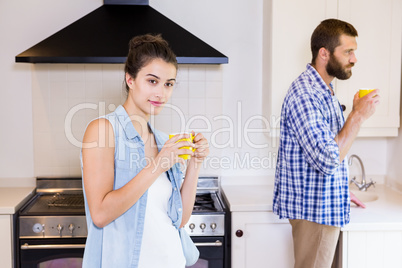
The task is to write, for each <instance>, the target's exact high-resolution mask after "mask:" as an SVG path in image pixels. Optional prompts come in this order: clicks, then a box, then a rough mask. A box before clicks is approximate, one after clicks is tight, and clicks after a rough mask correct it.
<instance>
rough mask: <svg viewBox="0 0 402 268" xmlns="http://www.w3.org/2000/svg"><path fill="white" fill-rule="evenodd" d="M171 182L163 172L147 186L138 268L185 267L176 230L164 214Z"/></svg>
mask: <svg viewBox="0 0 402 268" xmlns="http://www.w3.org/2000/svg"><path fill="white" fill-rule="evenodd" d="M171 195H172V184H171V183H170V181H169V179H168V177H167V175H166V172H163V173H162V174H161V175H160V176H159V177H158V178H157V179H156V181H155V182H154V183H153V184H152V185H151V187H149V189H148V198H147V208H146V211H145V224H144V233H143V236H142V243H141V253H140V259H139V264H138V267H139V268H155V267H163V268H184V266H185V263H186V260H185V258H184V255H183V250H182V247H181V241H180V237H179V232H178V230H177V229H176V228H175V227H174V226H173V224H172V220H171V219H170V218H169V216H168V214H167V205H168V201H169V198H170V196H171Z"/></svg>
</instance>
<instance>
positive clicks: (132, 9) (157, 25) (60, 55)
mask: <svg viewBox="0 0 402 268" xmlns="http://www.w3.org/2000/svg"><path fill="white" fill-rule="evenodd" d="M146 33H154V34H156V33H160V34H162V37H163V38H165V39H166V40H167V41H168V42H169V44H170V46H171V47H172V49H173V51H174V52H175V53H176V55H177V61H178V63H188V64H222V63H228V58H227V57H226V56H225V55H223V54H222V53H220V52H219V51H217V50H216V49H214V48H213V47H211V46H210V45H208V44H207V43H205V42H204V41H202V40H201V39H199V38H198V37H196V36H194V35H193V34H191V33H190V32H188V31H187V30H185V29H184V28H182V27H180V26H179V25H177V24H176V23H174V22H173V21H171V20H170V19H168V18H166V17H165V16H164V15H162V14H161V13H159V12H158V11H156V10H155V9H153V8H152V7H150V6H149V1H148V0H105V1H104V5H103V6H101V7H99V8H98V9H96V10H94V11H93V12H91V13H89V14H88V15H86V16H84V17H83V18H81V19H79V20H77V21H76V22H74V23H72V24H70V25H68V26H67V27H65V28H64V29H62V30H60V31H58V32H57V33H55V34H53V35H52V36H50V37H48V38H46V39H45V40H43V41H42V42H39V43H38V44H36V45H34V46H33V47H31V48H29V49H28V50H26V51H24V52H22V53H21V54H19V55H17V56H16V58H15V61H16V62H27V63H124V62H125V60H126V56H127V53H128V42H129V40H130V39H131V38H132V37H133V36H136V35H141V34H146Z"/></svg>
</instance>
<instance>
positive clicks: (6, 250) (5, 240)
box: [0, 215, 13, 268]
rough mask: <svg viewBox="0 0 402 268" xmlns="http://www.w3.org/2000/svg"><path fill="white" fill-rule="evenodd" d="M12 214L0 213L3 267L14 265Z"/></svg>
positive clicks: (0, 248)
mask: <svg viewBox="0 0 402 268" xmlns="http://www.w3.org/2000/svg"><path fill="white" fill-rule="evenodd" d="M12 222H13V221H12V215H0V260H1V267H5V268H11V267H13V254H12V253H13V248H12V247H13V237H12V233H13V232H12Z"/></svg>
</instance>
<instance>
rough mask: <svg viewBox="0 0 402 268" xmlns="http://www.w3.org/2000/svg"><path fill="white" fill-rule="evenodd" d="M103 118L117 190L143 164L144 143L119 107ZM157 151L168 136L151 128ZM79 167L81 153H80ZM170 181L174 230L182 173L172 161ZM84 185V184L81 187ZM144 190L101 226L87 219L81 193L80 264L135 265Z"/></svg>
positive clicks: (178, 214) (177, 222)
mask: <svg viewBox="0 0 402 268" xmlns="http://www.w3.org/2000/svg"><path fill="white" fill-rule="evenodd" d="M103 118H106V119H107V120H109V122H110V123H111V125H112V127H113V131H114V136H115V158H114V165H115V170H114V189H119V188H121V187H122V186H124V185H125V184H126V183H128V182H129V181H130V180H131V179H132V178H134V177H135V176H136V175H137V174H138V173H139V172H140V171H141V170H142V169H143V168H144V167H145V165H146V161H145V153H144V150H145V149H144V142H143V141H142V139H141V137H140V135H139V134H138V132H137V131H136V130H135V128H134V126H133V124H132V123H131V119H130V118H129V116H128V114H127V112H126V111H125V109H124V108H123V106H121V105H120V106H119V107H117V109H116V110H115V111H114V112H113V113H110V114H108V115H106V116H104V117H103ZM150 127H151V130H152V132H153V133H154V136H155V140H156V143H157V146H158V150H159V151H160V149H161V148H162V147H163V145H164V144H165V142H166V141H167V140H168V136H167V135H166V134H164V133H162V132H159V131H157V130H155V129H153V127H152V126H150ZM81 170H83V167H82V153H81ZM167 175H168V178H169V180H170V182H171V184H172V189H173V191H172V196H171V197H170V199H169V204H168V215H169V217H170V218H171V219H172V224H173V225H174V226H175V227H176V228H177V229H178V228H179V227H180V224H181V220H182V200H181V196H180V186H181V181H182V178H183V173H182V172H181V170H180V165H179V164H175V165H174V166H173V167H172V168H171V169H169V170H168V171H167ZM82 176H83V175H82ZM83 187H84V186H83ZM147 193H148V191H146V192H145V193H144V194H143V195H142V196H141V198H140V199H139V200H138V201H137V202H136V203H135V204H134V205H133V206H132V207H131V208H129V209H128V210H127V211H126V212H125V213H123V214H122V215H121V216H120V217H118V218H117V219H115V220H114V221H112V222H111V223H109V224H108V225H107V226H105V227H103V228H98V227H97V226H96V225H95V224H94V223H93V221H92V219H91V214H90V212H89V208H88V202H87V198H86V195H85V189H84V198H85V212H86V220H87V227H88V237H87V241H86V245H85V251H84V259H83V267H84V268H86V267H103V268H108V267H113V268H114V267H132V268H136V267H138V260H139V256H140V249H141V241H142V234H143V230H144V220H145V210H146V204H147Z"/></svg>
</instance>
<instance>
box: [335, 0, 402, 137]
mask: <svg viewBox="0 0 402 268" xmlns="http://www.w3.org/2000/svg"><path fill="white" fill-rule="evenodd" d="M338 10H339V11H338V17H339V19H342V20H345V21H348V22H350V23H351V24H352V25H354V26H355V28H356V29H357V31H358V33H359V37H358V38H357V43H358V48H357V51H356V56H357V63H356V65H355V67H354V68H353V69H352V72H353V75H352V77H351V78H350V79H348V80H345V81H337V85H336V90H337V91H336V92H337V95H338V97H339V100H340V102H342V103H344V104H345V106H346V111H345V114H344V115H345V117H346V116H347V115H348V114H349V113H350V111H351V109H352V104H353V95H354V94H355V93H356V91H357V90H358V89H359V88H362V87H363V88H364V87H365V88H379V89H380V90H381V92H380V95H381V103H380V105H379V106H378V109H377V111H376V113H375V114H374V115H373V116H372V117H371V118H369V119H368V120H367V121H366V122H365V123H364V124H363V126H362V129H361V131H360V133H359V136H396V135H397V134H398V127H399V122H400V120H399V106H400V104H399V102H400V91H401V47H402V46H401V32H402V1H401V0H370V1H367V0H339V8H338Z"/></svg>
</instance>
